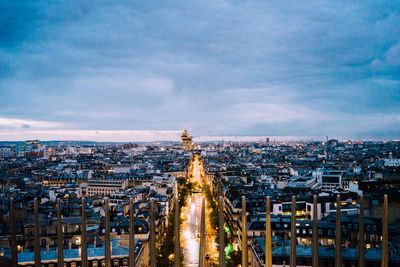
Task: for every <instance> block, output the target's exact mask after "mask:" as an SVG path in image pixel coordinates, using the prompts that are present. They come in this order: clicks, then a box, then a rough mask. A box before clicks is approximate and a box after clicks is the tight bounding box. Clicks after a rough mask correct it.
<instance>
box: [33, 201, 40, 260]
mask: <svg viewBox="0 0 400 267" xmlns="http://www.w3.org/2000/svg"><path fill="white" fill-rule="evenodd" d="M33 221H34V224H35V241H34V246H35V247H34V250H35V252H34V253H35V267H40V266H41V265H42V264H41V259H40V232H39V229H40V228H39V208H38V200H37V198H35V199H34V201H33Z"/></svg>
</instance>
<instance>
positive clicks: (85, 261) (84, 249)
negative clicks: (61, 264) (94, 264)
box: [81, 197, 88, 267]
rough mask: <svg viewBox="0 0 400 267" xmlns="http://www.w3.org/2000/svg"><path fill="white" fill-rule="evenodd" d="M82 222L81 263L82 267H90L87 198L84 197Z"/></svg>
mask: <svg viewBox="0 0 400 267" xmlns="http://www.w3.org/2000/svg"><path fill="white" fill-rule="evenodd" d="M81 208H82V212H81V216H82V221H81V239H82V240H81V245H82V246H81V263H82V267H88V255H87V239H86V210H85V208H86V205H85V198H84V197H82V207H81Z"/></svg>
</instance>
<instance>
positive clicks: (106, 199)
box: [104, 197, 111, 267]
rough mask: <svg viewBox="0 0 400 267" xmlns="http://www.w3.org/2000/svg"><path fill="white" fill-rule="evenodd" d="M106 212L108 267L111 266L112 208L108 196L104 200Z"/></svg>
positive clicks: (105, 248) (106, 254)
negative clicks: (110, 208)
mask: <svg viewBox="0 0 400 267" xmlns="http://www.w3.org/2000/svg"><path fill="white" fill-rule="evenodd" d="M104 208H105V211H106V214H105V220H106V221H105V234H106V236H105V239H104V243H105V244H104V257H105V260H106V267H111V246H110V242H111V240H110V210H109V206H108V197H106V198H105V200H104Z"/></svg>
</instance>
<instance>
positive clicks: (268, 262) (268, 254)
mask: <svg viewBox="0 0 400 267" xmlns="http://www.w3.org/2000/svg"><path fill="white" fill-rule="evenodd" d="M265 267H272V244H271V198H270V197H267V204H266V220H265Z"/></svg>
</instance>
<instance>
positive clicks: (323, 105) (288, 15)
mask: <svg viewBox="0 0 400 267" xmlns="http://www.w3.org/2000/svg"><path fill="white" fill-rule="evenodd" d="M0 8H1V10H2V15H1V16H0V24H1V25H2V27H0V36H1V38H0V54H1V55H2V56H1V57H0V94H1V97H0V140H8V141H16V140H26V139H34V138H38V139H41V140H90V141H122V142H123V141H135V140H134V139H135V138H136V139H137V140H136V141H140V140H145V141H159V140H165V139H166V140H178V139H179V134H180V131H181V130H182V129H184V128H186V129H189V130H190V132H191V133H192V134H194V135H195V136H202V137H209V136H211V137H214V138H215V137H224V136H230V137H235V136H239V137H240V136H252V137H258V136H277V137H287V136H294V137H306V138H309V139H311V138H318V139H322V140H324V139H325V137H326V136H327V135H328V136H332V138H338V139H390V140H391V139H399V137H400V127H398V125H400V105H399V102H400V61H399V60H400V28H399V27H398V25H399V24H400V4H399V3H373V2H369V3H351V2H346V1H339V2H320V1H312V2H309V1H304V2H302V1H300V2H299V1H284V2H279V3H265V2H263V1H248V2H239V1H217V2H215V1H190V2H184V1H181V2H176V1H162V2H157V3H126V2H123V1H114V2H112V3H109V2H96V3H93V2H86V1H83V2H82V1H81V2H77V3H71V2H53V1H39V2H34V3H32V2H23V3H15V1H3V2H2V3H1V4H0ZM129 134H132V136H129ZM125 136H128V137H129V138H131V139H128V138H126V137H125ZM118 137H120V138H121V139H118Z"/></svg>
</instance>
